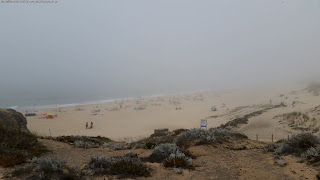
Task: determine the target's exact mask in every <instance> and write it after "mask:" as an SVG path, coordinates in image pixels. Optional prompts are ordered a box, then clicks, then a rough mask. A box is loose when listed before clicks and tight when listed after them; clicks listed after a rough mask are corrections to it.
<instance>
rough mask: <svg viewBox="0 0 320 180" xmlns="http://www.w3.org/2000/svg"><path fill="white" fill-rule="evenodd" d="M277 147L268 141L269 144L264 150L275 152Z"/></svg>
mask: <svg viewBox="0 0 320 180" xmlns="http://www.w3.org/2000/svg"><path fill="white" fill-rule="evenodd" d="M275 149H276V146H275V144H273V143H268V144H267V146H266V147H264V148H263V151H264V152H274V150H275Z"/></svg>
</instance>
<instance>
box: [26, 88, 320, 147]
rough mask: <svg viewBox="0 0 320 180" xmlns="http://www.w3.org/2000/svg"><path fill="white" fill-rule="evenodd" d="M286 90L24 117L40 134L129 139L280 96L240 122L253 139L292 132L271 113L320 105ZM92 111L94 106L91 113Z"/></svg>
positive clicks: (230, 115) (239, 112) (224, 116)
mask: <svg viewBox="0 0 320 180" xmlns="http://www.w3.org/2000/svg"><path fill="white" fill-rule="evenodd" d="M292 90H293V89H290V88H287V89H284V88H282V89H281V88H279V89H272V90H270V89H251V90H234V91H229V92H201V93H200V92H199V93H193V94H184V95H176V96H166V97H155V98H139V99H134V100H125V101H117V102H113V103H106V104H98V105H96V104H95V105H82V106H79V107H68V108H61V109H57V108H56V109H42V110H39V112H38V113H37V116H34V117H27V120H28V128H29V129H30V130H31V131H33V132H36V133H37V134H38V135H44V136H49V135H50V131H51V135H52V136H61V135H86V136H105V137H109V138H111V139H114V140H121V141H133V140H136V139H139V138H142V137H146V136H149V135H150V134H152V133H153V132H154V129H160V128H168V129H169V130H174V129H180V128H187V129H190V128H199V127H200V120H201V119H207V121H208V128H210V127H217V126H220V125H221V124H224V123H226V122H228V121H230V120H232V119H234V118H236V117H240V116H243V115H245V114H247V113H250V112H254V111H256V110H259V109H261V108H262V107H264V106H266V105H268V104H270V99H271V100H272V104H280V103H281V102H282V101H284V102H285V103H286V104H287V105H288V106H287V107H282V108H277V109H272V110H270V111H267V112H264V113H263V114H261V115H259V116H256V117H253V118H251V119H250V120H249V123H248V124H246V125H243V126H241V127H240V129H239V131H240V132H243V133H245V134H247V135H248V136H249V138H252V139H255V138H256V134H259V137H260V138H262V139H263V138H264V137H265V138H269V137H270V138H271V135H272V134H274V136H275V139H277V138H278V139H282V138H285V137H287V135H288V134H292V133H295V131H294V130H292V129H290V128H288V127H285V126H284V127H283V126H280V125H279V123H278V120H277V119H273V117H274V116H276V115H280V114H283V113H286V112H293V111H297V110H298V111H302V112H304V111H307V110H308V109H310V108H313V107H315V106H317V105H319V104H320V101H319V100H320V97H319V96H313V95H311V94H310V93H308V92H306V91H302V90H301V91H297V92H295V93H292ZM280 94H284V96H283V97H280ZM286 97H287V99H286ZM296 97H298V98H296ZM293 100H298V101H300V102H302V103H297V106H296V107H295V108H293V107H292V106H291V105H290V104H291V103H292V101H293ZM223 104H225V107H223ZM212 105H216V106H217V109H218V110H217V111H211V106H212ZM239 107H240V108H239ZM77 108H81V110H77ZM143 108H145V109H143ZM177 108H178V110H177ZM180 108H181V109H180ZM141 109H142V110H141ZM95 110H96V111H98V110H100V111H99V112H94V111H95ZM22 113H24V112H22ZM43 113H52V114H57V117H55V118H54V119H45V118H44V116H41V115H40V114H43ZM213 117H214V118H213ZM86 122H88V123H89V126H90V122H93V128H92V129H86V127H85V124H86ZM49 129H50V131H49Z"/></svg>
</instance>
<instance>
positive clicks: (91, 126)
mask: <svg viewBox="0 0 320 180" xmlns="http://www.w3.org/2000/svg"><path fill="white" fill-rule="evenodd" d="M92 128H93V122H92V121H91V125H90V129H92Z"/></svg>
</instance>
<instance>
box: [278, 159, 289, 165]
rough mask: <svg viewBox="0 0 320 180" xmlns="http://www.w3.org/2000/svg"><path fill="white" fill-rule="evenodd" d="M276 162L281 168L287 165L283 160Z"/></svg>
mask: <svg viewBox="0 0 320 180" xmlns="http://www.w3.org/2000/svg"><path fill="white" fill-rule="evenodd" d="M276 162H277V163H278V164H279V165H280V166H284V165H286V164H287V163H286V162H285V161H284V160H283V159H282V158H280V159H277V160H276Z"/></svg>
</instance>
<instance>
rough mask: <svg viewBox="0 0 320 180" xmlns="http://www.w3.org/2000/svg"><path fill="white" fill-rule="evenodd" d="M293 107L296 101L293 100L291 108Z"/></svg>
mask: <svg viewBox="0 0 320 180" xmlns="http://www.w3.org/2000/svg"><path fill="white" fill-rule="evenodd" d="M295 105H296V101H295V100H293V102H292V107H293V108H294V106H295Z"/></svg>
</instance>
